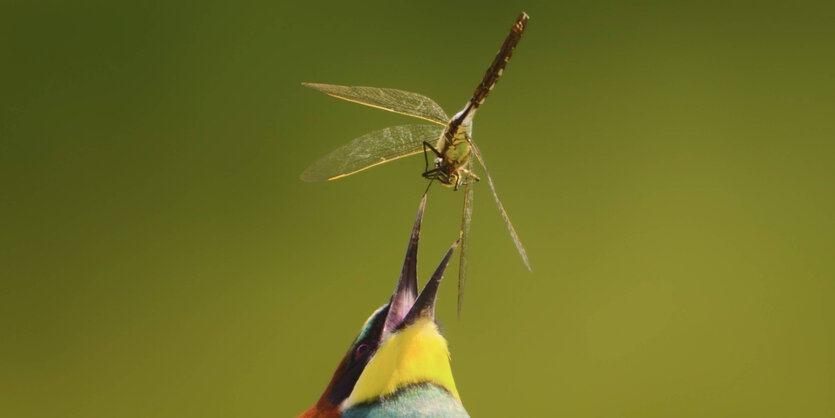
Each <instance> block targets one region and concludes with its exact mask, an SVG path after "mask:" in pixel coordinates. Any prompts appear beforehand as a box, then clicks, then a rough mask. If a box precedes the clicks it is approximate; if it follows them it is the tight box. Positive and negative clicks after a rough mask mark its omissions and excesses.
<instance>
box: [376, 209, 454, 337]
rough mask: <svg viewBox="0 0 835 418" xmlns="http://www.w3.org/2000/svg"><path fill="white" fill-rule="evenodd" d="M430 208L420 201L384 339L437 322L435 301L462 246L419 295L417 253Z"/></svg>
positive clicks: (441, 266) (451, 249)
mask: <svg viewBox="0 0 835 418" xmlns="http://www.w3.org/2000/svg"><path fill="white" fill-rule="evenodd" d="M425 207H426V195H425V194H424V195H423V199H421V200H420V206H419V208H418V215H417V219H416V220H415V225H414V227H413V228H412V235H411V237H410V238H409V247H408V248H407V249H406V259H405V260H404V261H403V270H402V271H401V272H400V279H398V281H397V287H396V288H395V289H394V294H393V295H392V296H391V302H389V312H388V315H387V316H386V325H385V329H384V331H383V333H384V335H385V334H389V333H391V332H394V331H395V330H397V329H400V328H403V327H406V326H408V325H410V324H412V323H414V322H415V321H417V320H418V319H421V318H429V319H433V320H434V319H435V299H436V298H437V296H438V288H439V287H440V285H441V279H442V278H443V276H444V270H446V266H447V264H449V259H450V257H452V253H453V252H454V251H455V248H456V247H457V246H458V242H459V241H460V239H458V240H456V241H455V242H454V243H453V244H452V246H451V247H450V248H449V250H448V251H447V253H446V255H445V256H444V259H443V260H442V261H441V264H440V265H439V266H438V268H437V269H435V273H433V274H432V278H430V279H429V281H428V282H427V283H426V286H424V288H423V291H421V292H420V295H418V292H417V250H418V241H420V225H421V221H422V220H423V210H424V208H425Z"/></svg>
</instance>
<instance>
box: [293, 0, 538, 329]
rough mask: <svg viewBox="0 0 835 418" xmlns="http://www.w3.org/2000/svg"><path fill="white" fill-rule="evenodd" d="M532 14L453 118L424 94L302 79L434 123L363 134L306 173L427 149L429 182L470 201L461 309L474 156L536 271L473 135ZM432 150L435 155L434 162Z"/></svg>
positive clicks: (519, 23) (464, 222) (313, 175)
mask: <svg viewBox="0 0 835 418" xmlns="http://www.w3.org/2000/svg"><path fill="white" fill-rule="evenodd" d="M528 19H529V16H528V15H527V13H525V12H522V13H521V14H520V15H519V16H518V17H517V18H516V21H515V23H514V24H513V26H512V27H511V28H510V33H509V34H508V36H507V38H505V40H504V43H502V46H501V48H500V49H499V52H498V53H497V54H496V57H495V58H494V59H493V62H492V63H491V64H490V66H489V67H488V68H487V71H486V73H485V74H484V77H483V79H482V80H481V83H479V84H478V87H476V89H475V92H474V93H473V95H472V97H471V98H470V99H469V101H467V104H466V106H464V109H463V110H461V111H460V112H458V113H456V114H455V116H453V117H452V118H450V117H449V116H447V114H446V113H445V112H444V110H443V109H442V108H441V106H440V105H438V104H437V103H435V102H434V101H433V100H432V99H430V98H428V97H426V96H423V95H421V94H418V93H412V92H408V91H403V90H397V89H391V88H380V87H365V86H340V85H333V84H319V83H302V84H303V85H304V86H306V87H309V88H312V89H314V90H318V91H320V92H322V93H325V94H327V95H329V96H332V97H336V98H338V99H342V100H347V101H349V102H354V103H359V104H362V105H365V106H370V107H374V108H378V109H382V110H387V111H389V112H394V113H399V114H402V115H406V116H411V117H415V118H418V119H423V120H424V121H427V122H431V123H432V124H426V123H424V124H410V125H399V126H391V127H388V128H385V129H381V130H378V131H374V132H371V133H368V134H366V135H363V136H361V137H359V138H356V139H354V140H353V141H351V142H349V143H347V144H345V145H343V146H341V147H339V148H337V149H335V150H334V151H332V152H331V153H329V154H328V155H326V156H325V157H323V158H322V159H320V160H318V161H317V162H315V163H314V164H313V165H311V166H310V167H308V168H307V169H306V170H305V171H304V172H303V173H302V174H301V176H300V177H301V179H302V180H304V181H309V182H316V181H330V180H336V179H340V178H343V177H346V176H350V175H352V174H355V173H358V172H360V171H364V170H367V169H369V168H371V167H375V166H378V165H380V164H384V163H387V162H389V161H393V160H397V159H400V158H403V157H408V156H410V155H416V154H421V153H422V154H423V155H424V159H425V162H426V166H425V169H424V172H423V177H425V178H427V179H429V180H430V183H429V186H431V184H432V183H433V182H438V183H440V184H442V185H444V186H448V187H452V188H454V189H455V190H458V189H459V188H461V187H463V189H464V206H463V210H462V215H461V246H460V250H461V252H460V261H459V268H458V311H459V313H460V312H461V306H462V304H463V294H464V285H465V282H466V278H467V269H468V261H467V260H468V253H469V235H470V225H471V221H472V214H473V187H472V185H473V184H474V183H475V182H477V181H479V180H480V178H479V176H477V175H476V174H475V173H474V172H473V157H475V159H476V160H477V161H478V163H479V164H480V165H481V169H482V171H483V173H484V176H485V177H486V178H487V183H488V184H489V185H490V190H491V191H492V192H493V198H494V200H495V201H496V206H498V208H499V212H500V213H501V216H502V219H503V220H504V223H505V225H506V226H507V230H508V232H509V233H510V237H511V238H512V239H513V243H514V244H515V245H516V249H517V251H518V252H519V255H520V256H521V257H522V261H523V262H524V263H525V266H526V267H527V268H528V270H530V271H533V270H532V269H531V264H530V261H529V260H528V255H527V252H526V251H525V247H524V246H523V245H522V241H521V240H520V239H519V235H518V234H517V233H516V229H515V228H514V227H513V224H512V223H511V222H510V217H509V216H508V214H507V210H505V208H504V205H503V204H502V201H501V199H499V194H498V192H496V186H495V184H494V183H493V179H492V177H491V176H490V172H489V171H488V170H487V164H486V163H485V162H484V157H483V156H482V154H481V151H479V149H478V147H477V146H476V144H475V142H473V139H472V130H473V124H472V123H473V116H475V113H476V110H478V108H479V106H481V105H482V104H483V103H484V100H485V99H486V98H487V95H488V94H489V93H490V91H491V90H492V89H493V87H494V86H495V85H496V82H497V81H498V80H499V77H501V75H502V72H504V69H505V66H506V65H507V62H508V60H510V57H511V55H512V54H513V51H514V49H515V48H516V44H518V43H519V40H520V39H521V38H522V33H523V32H524V30H525V26H526V25H527V22H528ZM430 153H431V155H434V158H433V159H432V162H431V163H430V157H429V156H430ZM429 186H427V190H428V188H429Z"/></svg>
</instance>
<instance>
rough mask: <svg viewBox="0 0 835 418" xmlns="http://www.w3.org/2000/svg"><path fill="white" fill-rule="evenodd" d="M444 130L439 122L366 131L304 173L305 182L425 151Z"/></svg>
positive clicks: (354, 171)
mask: <svg viewBox="0 0 835 418" xmlns="http://www.w3.org/2000/svg"><path fill="white" fill-rule="evenodd" d="M443 131H444V127H442V126H437V125H400V126H391V127H388V128H385V129H381V130H379V131H374V132H371V133H369V134H365V135H363V136H361V137H359V138H356V139H354V140H353V141H351V142H349V143H347V144H345V145H343V146H341V147H339V148H337V149H335V150H333V151H332V152H331V153H330V154H328V155H326V156H324V157H322V159H320V160H319V161H317V162H315V163H313V165H311V166H310V167H308V168H307V170H305V171H304V172H303V173H302V174H301V176H300V177H301V179H302V180H304V181H311V182H312V181H326V180H336V179H338V178H340V177H345V176H348V175H351V174H354V173H357V172H360V171H363V170H365V169H368V168H371V167H374V166H375V165H379V164H382V163H386V162H389V161H391V160H396V159H398V158H402V157H406V156H409V155H414V154H419V153H421V152H423V141H428V142H430V143H434V141H437V140H438V138H439V137H440V136H441V134H442V133H443Z"/></svg>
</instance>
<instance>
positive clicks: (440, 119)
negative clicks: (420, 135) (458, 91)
mask: <svg viewBox="0 0 835 418" xmlns="http://www.w3.org/2000/svg"><path fill="white" fill-rule="evenodd" d="M302 85H303V86H305V87H310V88H312V89H314V90H319V91H321V92H322V93H325V94H327V95H329V96H333V97H336V98H338V99H342V100H347V101H349V102H354V103H359V104H363V105H366V106H371V107H376V108H378V109H383V110H388V111H389V112H395V113H400V114H402V115H406V116H414V117H417V118H421V119H425V120H428V121H429V122H433V123H437V124H439V125H444V126H446V124H447V122H449V116H447V115H446V112H444V109H441V106H439V105H438V104H437V103H435V102H434V101H433V100H432V99H430V98H428V97H426V96H424V95H421V94H417V93H412V92H408V91H403V90H397V89H385V88H380V87H363V86H337V85H334V84H318V83H302Z"/></svg>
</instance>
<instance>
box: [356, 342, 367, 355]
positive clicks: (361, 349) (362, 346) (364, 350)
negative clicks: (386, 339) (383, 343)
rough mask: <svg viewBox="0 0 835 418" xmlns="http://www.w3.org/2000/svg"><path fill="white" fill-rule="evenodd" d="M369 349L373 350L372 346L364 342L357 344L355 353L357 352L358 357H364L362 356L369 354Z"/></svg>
mask: <svg viewBox="0 0 835 418" xmlns="http://www.w3.org/2000/svg"><path fill="white" fill-rule="evenodd" d="M368 350H371V346H370V345H368V344H366V343H362V344H360V345H358V346H357V350H356V351H355V354H356V356H357V357H362V356H364V355H366V354H368Z"/></svg>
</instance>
